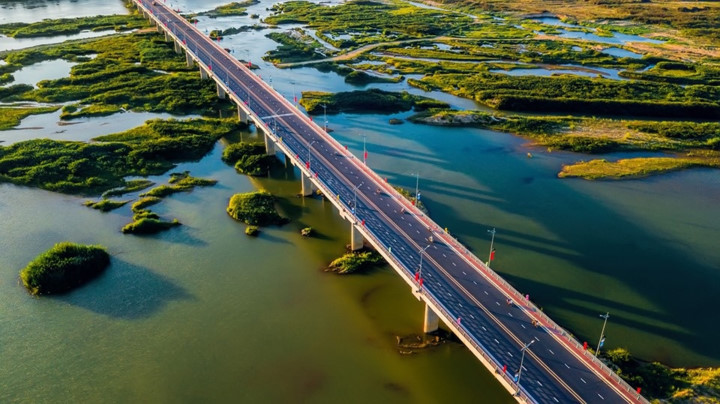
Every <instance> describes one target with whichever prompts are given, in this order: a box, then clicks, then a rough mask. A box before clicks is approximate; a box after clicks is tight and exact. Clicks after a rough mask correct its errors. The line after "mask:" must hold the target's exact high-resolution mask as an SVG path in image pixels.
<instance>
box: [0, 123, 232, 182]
mask: <svg viewBox="0 0 720 404" xmlns="http://www.w3.org/2000/svg"><path fill="white" fill-rule="evenodd" d="M237 128H238V124H237V122H236V121H234V120H216V119H191V120H184V121H178V120H174V119H170V120H151V121H148V122H146V123H145V125H143V126H141V127H138V128H135V129H131V130H129V131H127V132H123V133H117V134H113V135H106V136H101V137H98V138H96V139H94V140H95V141H96V142H94V143H85V142H75V141H55V140H49V139H35V140H28V141H24V142H19V143H15V144H13V145H10V146H7V147H0V182H12V183H14V184H19V185H30V186H36V187H39V188H43V189H47V190H50V191H57V192H64V193H93V192H97V191H105V190H109V189H113V188H117V187H123V186H126V185H127V183H126V181H125V180H124V177H126V176H147V175H157V174H162V173H164V172H166V171H167V170H169V169H171V168H172V167H174V163H175V162H179V161H186V160H194V159H199V158H200V157H202V156H203V155H205V154H206V153H208V152H209V151H210V150H211V149H212V147H213V145H214V144H215V142H216V141H217V139H219V138H220V137H223V136H226V135H228V134H230V133H231V132H233V131H234V130H236V129H237ZM187 181H190V180H188V179H186V180H185V181H183V182H181V183H178V184H175V185H177V186H179V187H183V188H185V189H187V187H188V186H189V185H191V184H189V183H187ZM194 185H198V184H197V183H196V184H194ZM185 189H183V190H185Z"/></svg>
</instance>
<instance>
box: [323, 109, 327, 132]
mask: <svg viewBox="0 0 720 404" xmlns="http://www.w3.org/2000/svg"><path fill="white" fill-rule="evenodd" d="M322 107H323V120H324V122H323V123H324V125H325V132H326V133H327V124H328V120H327V105H325V104H323V105H322Z"/></svg>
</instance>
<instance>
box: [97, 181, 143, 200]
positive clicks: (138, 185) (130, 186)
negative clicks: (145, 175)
mask: <svg viewBox="0 0 720 404" xmlns="http://www.w3.org/2000/svg"><path fill="white" fill-rule="evenodd" d="M153 184H154V182H152V181H150V180H145V179H140V180H129V181H126V182H125V186H123V187H120V188H116V189H111V190H109V191H105V192H103V194H102V197H103V198H109V197H111V196H120V195H125V194H129V193H131V192H135V191H140V190H143V189H145V188H148V187H150V186H151V185H153Z"/></svg>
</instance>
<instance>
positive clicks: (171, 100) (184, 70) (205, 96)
mask: <svg viewBox="0 0 720 404" xmlns="http://www.w3.org/2000/svg"><path fill="white" fill-rule="evenodd" d="M91 54H94V55H97V56H96V57H95V58H93V59H88V58H87V57H86V56H87V55H91ZM4 58H5V61H6V62H7V63H8V65H6V66H4V68H5V69H6V70H10V71H12V70H16V69H19V68H21V67H22V66H27V65H30V64H33V63H37V62H40V61H43V60H52V59H58V58H61V59H65V60H69V61H76V62H80V63H79V64H78V65H75V66H73V68H72V70H71V72H70V77H68V78H62V79H58V80H46V81H41V82H40V83H38V87H39V88H37V89H32V87H27V86H25V87H16V86H13V87H14V88H12V89H8V90H6V91H5V92H6V94H2V92H0V99H9V100H13V99H15V100H18V99H21V100H31V101H37V102H69V101H74V102H77V103H78V104H76V105H74V108H75V109H78V107H79V106H80V105H84V106H85V108H83V109H81V110H80V111H79V112H78V113H77V114H76V115H75V116H88V115H96V114H106V113H109V112H111V111H113V110H119V109H120V108H122V109H125V110H138V111H153V112H171V113H176V114H187V113H202V114H206V115H216V114H217V112H216V111H217V110H218V109H223V108H228V109H229V108H231V105H230V103H229V102H228V101H226V100H219V99H218V97H217V95H216V89H215V84H214V83H213V82H211V81H209V80H205V81H203V80H198V79H197V78H198V72H197V71H196V70H195V69H193V68H190V67H187V66H186V64H185V59H184V58H183V57H182V56H181V55H177V54H175V52H174V51H173V49H172V45H171V44H169V43H166V42H164V40H163V38H162V37H160V36H158V35H157V34H156V33H133V34H128V35H119V36H113V37H106V38H99V39H94V40H87V41H72V42H66V43H62V44H57V45H47V46H39V47H34V48H28V49H22V50H17V51H9V52H6V53H5V54H4ZM71 110H72V108H69V109H68V112H67V113H66V117H67V118H70V117H74V116H73V115H72V112H70V111H71Z"/></svg>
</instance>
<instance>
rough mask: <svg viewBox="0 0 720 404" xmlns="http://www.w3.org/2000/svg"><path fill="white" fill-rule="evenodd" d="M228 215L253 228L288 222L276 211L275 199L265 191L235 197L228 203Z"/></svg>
mask: <svg viewBox="0 0 720 404" xmlns="http://www.w3.org/2000/svg"><path fill="white" fill-rule="evenodd" d="M227 213H228V214H229V215H230V217H232V218H233V219H235V220H237V221H240V222H243V223H245V224H249V225H252V226H267V225H272V224H278V225H279V224H285V223H286V222H287V219H286V218H284V217H282V216H280V215H279V214H278V213H277V210H276V209H275V197H274V196H272V195H271V194H270V193H268V192H265V191H259V192H248V193H245V194H235V195H233V196H232V197H231V198H230V202H229V203H228V207H227Z"/></svg>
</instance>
